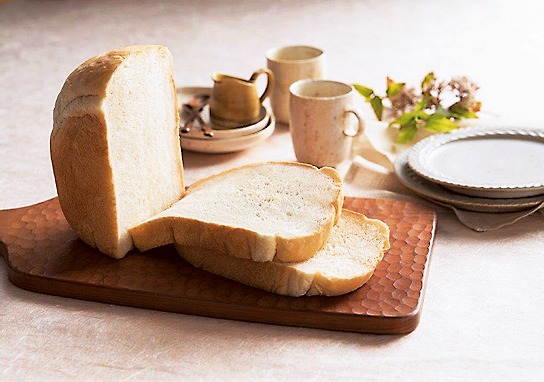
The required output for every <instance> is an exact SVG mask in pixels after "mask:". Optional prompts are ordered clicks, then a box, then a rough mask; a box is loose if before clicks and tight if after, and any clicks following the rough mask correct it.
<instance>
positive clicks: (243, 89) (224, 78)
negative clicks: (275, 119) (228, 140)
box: [210, 69, 274, 128]
mask: <svg viewBox="0 0 544 382" xmlns="http://www.w3.org/2000/svg"><path fill="white" fill-rule="evenodd" d="M262 74H265V75H266V76H267V82H266V88H265V89H264V91H263V93H262V94H261V95H259V92H258V89H257V78H258V77H259V76H260V75H262ZM212 79H213V91H212V95H211V98H210V116H211V120H212V122H213V123H214V124H215V125H216V126H221V127H224V128H236V127H242V126H247V125H250V124H253V123H256V122H258V121H260V120H261V119H262V118H263V117H264V116H265V114H266V111H265V110H264V107H263V106H262V103H263V101H264V100H265V99H266V98H267V97H268V96H269V94H270V92H271V91H272V89H273V88H274V74H273V73H272V72H271V71H270V70H268V69H259V70H257V71H256V72H255V73H253V74H252V75H251V77H250V78H249V79H248V80H246V79H242V78H238V77H234V76H230V75H227V74H222V73H214V74H213V76H212Z"/></svg>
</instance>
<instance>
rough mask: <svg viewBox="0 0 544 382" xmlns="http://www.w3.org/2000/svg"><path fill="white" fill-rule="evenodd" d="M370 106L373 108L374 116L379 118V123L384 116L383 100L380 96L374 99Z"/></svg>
mask: <svg viewBox="0 0 544 382" xmlns="http://www.w3.org/2000/svg"><path fill="white" fill-rule="evenodd" d="M370 106H372V110H374V114H376V118H378V121H381V120H382V115H383V103H382V99H381V98H380V97H378V96H374V97H372V99H371V100H370Z"/></svg>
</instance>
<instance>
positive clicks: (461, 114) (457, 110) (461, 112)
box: [450, 103, 478, 119]
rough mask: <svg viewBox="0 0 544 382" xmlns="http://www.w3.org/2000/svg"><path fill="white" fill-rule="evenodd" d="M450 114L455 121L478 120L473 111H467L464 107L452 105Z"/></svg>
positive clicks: (456, 104)
mask: <svg viewBox="0 0 544 382" xmlns="http://www.w3.org/2000/svg"><path fill="white" fill-rule="evenodd" d="M450 112H451V113H452V114H453V117H455V118H457V119H462V118H478V115H477V114H476V113H474V112H473V111H470V110H468V109H467V108H466V107H463V106H461V105H459V104H458V103H454V104H453V105H451V106H450Z"/></svg>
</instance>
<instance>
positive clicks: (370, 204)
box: [0, 198, 436, 334]
mask: <svg viewBox="0 0 544 382" xmlns="http://www.w3.org/2000/svg"><path fill="white" fill-rule="evenodd" d="M344 207H345V208H349V209H351V210H355V211H358V212H361V213H364V214H365V215H367V216H368V217H372V218H378V219H381V220H383V221H385V223H387V224H388V225H389V227H390V229H391V238H390V240H391V248H390V250H389V251H388V252H387V253H386V254H385V256H384V259H383V261H382V262H381V263H380V265H379V266H378V268H377V269H376V271H375V273H374V275H373V277H372V278H371V279H370V280H369V281H368V283H367V284H365V285H364V286H363V287H362V288H360V289H358V290H356V291H354V292H352V293H349V294H347V295H344V296H338V297H321V296H319V297H285V296H279V295H275V294H272V293H268V292H265V291H261V290H258V289H254V288H251V287H248V286H245V285H242V284H239V283H236V282H234V281H231V280H228V279H225V278H222V277H220V276H216V275H213V274H211V273H208V272H205V271H202V270H199V269H196V268H194V267H192V266H191V265H189V264H187V263H186V262H184V261H183V260H182V259H181V258H179V257H178V256H177V254H176V251H175V249H174V247H173V246H166V247H162V248H157V249H155V250H151V251H147V252H145V253H141V252H138V251H131V252H130V253H129V254H127V256H126V257H125V258H123V259H121V260H115V259H112V258H109V257H107V256H105V255H103V254H101V253H100V252H98V251H97V250H95V249H93V248H91V247H89V246H88V245H86V244H85V243H83V242H82V241H81V240H79V238H78V237H77V235H76V234H75V233H74V232H73V231H72V230H71V229H70V227H69V226H68V224H67V222H66V220H65V218H64V216H63V214H62V211H61V209H60V206H59V204H58V199H56V198H55V199H51V200H48V201H45V202H42V203H39V204H36V205H33V206H28V207H22V208H18V209H13V210H4V211H0V241H1V242H2V243H3V245H2V246H0V249H1V252H2V254H3V256H4V257H5V259H6V262H7V264H8V276H9V279H10V281H11V282H12V283H13V284H15V285H17V286H19V287H21V288H24V289H28V290H32V291H36V292H40V293H48V294H53V295H58V296H64V297H72V298H79V299H85V300H91V301H99V302H104V303H112V304H120V305H127V306H133V307H139V308H148V309H157V310H163V311H169V312H176V313H186V314H195V315H202V316H208V317H217V318H227V319H236V320H243V321H252V322H261V323H269V324H280V325H290V326H302V327H311V328H322V329H332V330H344V331H355V332H366V333H382V334H399V333H408V332H411V331H413V330H414V329H415V328H416V327H417V325H418V323H419V319H420V314H421V309H422V304H423V296H424V291H425V285H426V279H427V273H428V269H429V261H430V255H431V248H432V243H433V237H434V231H435V226H436V214H435V212H434V211H433V210H431V209H429V208H427V207H425V206H422V205H419V204H415V203H411V202H405V201H393V200H381V199H357V198H346V201H345V204H344Z"/></svg>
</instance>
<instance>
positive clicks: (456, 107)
mask: <svg viewBox="0 0 544 382" xmlns="http://www.w3.org/2000/svg"><path fill="white" fill-rule="evenodd" d="M354 87H355V89H356V90H357V91H358V92H359V93H360V94H361V95H362V96H363V97H365V100H366V101H367V102H368V103H370V106H371V107H372V110H374V114H375V115H376V118H378V120H380V121H381V120H382V119H383V116H384V110H386V111H387V112H388V117H389V119H390V122H389V126H396V127H398V128H399V133H398V135H397V142H398V143H408V142H410V141H412V140H413V139H414V137H415V135H416V133H417V130H418V129H419V128H425V129H427V130H429V131H431V132H435V133H443V132H448V131H451V130H454V129H457V128H458V127H459V121H460V120H462V119H464V118H478V115H477V113H478V112H479V111H480V108H481V102H480V101H477V100H476V92H477V90H478V86H477V85H476V84H475V83H473V82H472V81H470V80H469V79H468V78H467V77H454V78H452V79H451V80H449V81H442V82H438V81H437V79H436V77H435V75H434V73H433V72H430V73H428V74H427V75H426V76H425V78H424V79H423V81H422V82H421V86H420V87H421V90H420V91H419V92H417V91H416V89H415V88H413V87H409V86H407V85H406V83H404V82H395V81H393V80H392V79H391V78H389V77H387V81H386V91H385V96H379V95H377V94H376V93H375V92H374V90H372V89H371V88H368V87H366V86H363V85H360V84H355V85H354Z"/></svg>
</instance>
